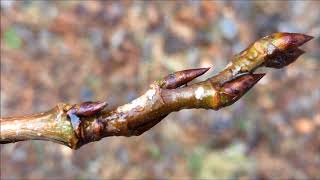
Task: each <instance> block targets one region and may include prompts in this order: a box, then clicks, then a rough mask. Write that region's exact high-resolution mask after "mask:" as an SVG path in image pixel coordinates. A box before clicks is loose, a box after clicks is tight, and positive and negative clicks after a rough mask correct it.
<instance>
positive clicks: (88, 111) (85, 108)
mask: <svg viewBox="0 0 320 180" xmlns="http://www.w3.org/2000/svg"><path fill="white" fill-rule="evenodd" d="M106 106H107V103H106V102H83V103H81V104H80V105H79V108H78V109H77V110H76V111H75V114H76V115H78V116H91V115H93V114H96V113H97V112H99V111H101V110H102V109H104V108H105V107H106Z"/></svg>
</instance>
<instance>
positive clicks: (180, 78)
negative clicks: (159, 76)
mask: <svg viewBox="0 0 320 180" xmlns="http://www.w3.org/2000/svg"><path fill="white" fill-rule="evenodd" d="M209 69H210V68H197V69H186V70H183V71H177V72H175V73H173V74H169V75H168V76H166V77H165V78H164V85H162V86H161V87H162V88H164V89H175V88H177V87H179V86H182V85H184V84H187V83H188V82H190V81H192V80H193V79H195V78H197V77H199V76H201V75H203V74H204V73H206V72H207V71H208V70H209Z"/></svg>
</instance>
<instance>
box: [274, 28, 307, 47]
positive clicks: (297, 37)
mask: <svg viewBox="0 0 320 180" xmlns="http://www.w3.org/2000/svg"><path fill="white" fill-rule="evenodd" d="M273 38H274V39H273V44H274V45H275V46H277V47H278V48H280V49H281V50H285V49H288V48H289V49H290V48H297V47H299V46H301V45H303V44H304V43H306V42H308V41H310V40H311V39H313V36H309V35H306V34H301V33H287V32H283V33H275V34H273Z"/></svg>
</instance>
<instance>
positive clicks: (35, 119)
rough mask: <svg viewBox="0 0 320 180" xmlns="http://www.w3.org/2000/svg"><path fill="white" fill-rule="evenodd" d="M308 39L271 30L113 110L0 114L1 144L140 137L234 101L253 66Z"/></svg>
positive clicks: (291, 55) (284, 59)
mask: <svg viewBox="0 0 320 180" xmlns="http://www.w3.org/2000/svg"><path fill="white" fill-rule="evenodd" d="M311 39H312V37H311V36H307V35H304V34H298V33H274V34H272V35H270V36H266V37H263V38H261V39H259V40H257V41H256V42H254V43H253V44H252V45H250V46H249V47H248V48H247V49H245V50H244V51H242V52H240V53H239V54H237V55H235V56H234V57H233V59H232V61H231V62H230V63H229V64H228V65H227V67H226V68H225V69H224V70H222V71H221V72H220V73H218V74H217V75H215V76H213V77H211V78H208V79H207V80H205V81H202V82H199V83H195V84H192V85H189V86H183V85H185V84H187V83H188V82H189V81H191V80H193V79H195V78H196V77H198V76H200V75H202V74H204V73H205V72H206V71H208V70H209V68H199V69H189V70H184V71H179V72H175V73H173V74H170V75H168V76H166V77H165V78H163V79H160V80H158V81H155V82H154V83H152V84H151V85H150V88H149V89H148V90H147V91H146V93H145V94H143V95H142V96H140V97H139V98H137V99H135V100H133V101H132V102H130V103H128V104H125V105H122V106H119V107H117V108H115V109H107V108H106V106H107V103H106V102H84V103H80V104H58V105H57V106H56V107H54V108H53V109H51V110H49V111H47V112H44V113H39V114H35V115H30V116H21V117H7V118H1V119H0V123H1V124H0V127H1V129H0V133H1V134H0V135H1V138H0V143H1V144H5V143H13V142H16V141H24V140H49V141H53V142H57V143H60V144H63V145H66V146H68V147H70V148H73V149H77V148H79V147H81V146H82V145H84V144H87V143H90V142H94V141H98V140H100V139H101V138H103V137H107V136H137V135H141V134H142V133H144V132H145V131H147V130H149V129H150V128H152V127H153V126H154V125H156V124H157V123H158V122H160V121H161V120H162V119H164V118H165V117H166V116H167V115H168V114H170V113H171V112H174V111H179V110H181V109H191V108H198V109H199V108H202V109H213V110H218V109H220V108H223V107H225V106H229V105H231V104H233V103H234V102H236V101H237V100H238V99H239V98H241V97H242V96H243V95H244V94H245V93H246V92H248V91H249V89H251V88H252V87H253V86H254V85H255V84H256V83H257V82H258V81H259V80H260V79H261V78H262V77H263V76H264V74H254V71H255V70H256V69H257V68H259V67H263V66H264V67H270V68H283V67H285V66H287V65H288V64H290V63H292V62H294V61H295V60H296V59H297V58H298V57H299V56H300V55H302V54H303V53H304V51H303V50H301V49H299V48H298V47H299V46H301V45H302V44H304V43H306V42H307V41H309V40H311ZM181 86H183V87H181Z"/></svg>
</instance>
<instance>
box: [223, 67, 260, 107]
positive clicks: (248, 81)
mask: <svg viewBox="0 0 320 180" xmlns="http://www.w3.org/2000/svg"><path fill="white" fill-rule="evenodd" d="M264 76H265V74H264V73H261V74H245V75H242V76H240V77H237V78H236V79H234V80H232V81H229V82H227V83H225V84H224V85H223V86H222V89H221V95H222V99H223V102H222V103H223V104H224V105H230V104H232V103H234V102H236V101H237V100H238V99H239V98H240V97H242V96H243V95H244V94H245V93H246V92H248V91H249V90H250V89H251V88H252V87H253V86H254V85H255V84H256V83H257V82H258V81H259V80H260V79H261V78H263V77H264Z"/></svg>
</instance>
